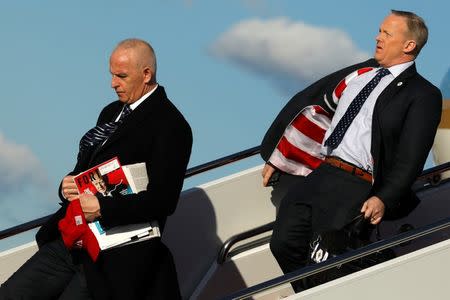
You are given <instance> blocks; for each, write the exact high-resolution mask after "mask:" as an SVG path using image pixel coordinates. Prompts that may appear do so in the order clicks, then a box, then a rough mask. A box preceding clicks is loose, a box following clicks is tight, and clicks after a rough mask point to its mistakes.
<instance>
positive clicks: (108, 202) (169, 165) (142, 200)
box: [99, 117, 192, 227]
mask: <svg viewBox="0 0 450 300" xmlns="http://www.w3.org/2000/svg"><path fill="white" fill-rule="evenodd" d="M171 120H172V122H165V123H164V124H161V125H162V126H160V127H159V128H158V132H157V133H156V134H155V135H154V136H153V138H152V145H151V147H150V149H149V151H150V153H149V155H148V159H147V161H146V164H147V173H148V177H149V184H148V186H147V190H146V191H142V192H139V193H138V194H129V195H125V196H114V197H113V199H111V198H109V197H99V202H100V207H101V215H102V220H101V223H102V224H103V225H105V226H107V227H111V226H117V225H123V224H131V223H141V222H148V221H151V220H159V221H160V222H162V223H163V222H164V221H165V219H166V217H167V216H169V215H171V214H172V213H173V212H174V211H175V208H176V205H177V203H178V198H179V195H180V192H181V189H182V186H183V181H184V176H185V173H186V168H187V164H188V161H189V157H190V153H191V147H192V132H191V129H190V127H189V125H188V123H187V122H186V121H185V120H184V118H182V117H179V118H178V119H176V120H175V121H173V119H171Z"/></svg>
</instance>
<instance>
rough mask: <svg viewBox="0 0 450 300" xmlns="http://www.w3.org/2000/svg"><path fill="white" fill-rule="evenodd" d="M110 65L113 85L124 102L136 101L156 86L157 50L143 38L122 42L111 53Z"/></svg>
mask: <svg viewBox="0 0 450 300" xmlns="http://www.w3.org/2000/svg"><path fill="white" fill-rule="evenodd" d="M109 66H110V72H111V75H112V79H111V87H112V88H113V89H114V90H115V91H116V93H117V96H118V97H119V100H120V101H122V102H124V103H127V104H131V103H134V102H135V101H137V100H139V99H140V98H141V97H142V96H143V95H145V94H146V93H148V92H149V91H151V90H152V89H153V88H154V87H155V86H156V57H155V52H154V51H153V48H152V47H151V46H150V44H148V43H147V42H145V41H143V40H139V39H127V40H124V41H122V42H120V43H119V44H118V45H117V46H116V48H115V49H114V51H113V52H112V53H111V58H110V60H109Z"/></svg>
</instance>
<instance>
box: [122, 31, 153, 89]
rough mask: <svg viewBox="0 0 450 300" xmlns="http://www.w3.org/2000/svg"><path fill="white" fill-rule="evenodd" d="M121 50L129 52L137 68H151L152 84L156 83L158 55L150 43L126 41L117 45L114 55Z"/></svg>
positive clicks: (133, 40) (134, 40)
mask: <svg viewBox="0 0 450 300" xmlns="http://www.w3.org/2000/svg"><path fill="white" fill-rule="evenodd" d="M119 50H124V51H126V52H128V53H129V55H130V58H132V59H133V62H134V63H135V64H136V67H137V68H139V69H142V68H145V67H149V68H150V69H151V71H152V75H153V76H152V77H153V79H154V80H152V83H156V55H155V51H154V50H153V47H152V46H151V45H150V44H149V43H147V42H146V41H144V40H141V39H126V40H123V41H121V42H119V43H118V44H117V46H116V48H114V51H113V54H114V52H116V51H119Z"/></svg>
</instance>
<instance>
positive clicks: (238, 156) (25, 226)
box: [0, 146, 260, 240]
mask: <svg viewBox="0 0 450 300" xmlns="http://www.w3.org/2000/svg"><path fill="white" fill-rule="evenodd" d="M259 150H260V146H256V147H252V148H249V149H247V150H244V151H240V152H237V153H234V154H231V155H227V156H224V157H222V158H219V159H216V160H213V161H210V162H208V163H205V164H201V165H198V166H196V167H192V168H189V169H188V170H186V174H185V176H184V178H185V179H186V178H189V177H191V176H194V175H197V174H200V173H203V172H206V171H209V170H212V169H215V168H218V167H221V166H223V165H227V164H231V163H234V162H236V161H239V160H242V159H245V158H247V157H250V156H253V155H256V154H258V153H259ZM52 215H53V214H50V215H48V216H45V217H41V218H38V219H35V220H32V221H29V222H26V223H22V224H19V225H17V226H14V227H10V228H7V229H4V230H2V231H0V240H2V239H5V238H7V237H10V236H13V235H16V234H19V233H22V232H25V231H28V230H31V229H34V228H37V227H40V226H42V225H43V224H44V223H45V222H47V220H48V219H49V218H50V217H51V216H52Z"/></svg>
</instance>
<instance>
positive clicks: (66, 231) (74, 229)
mask: <svg viewBox="0 0 450 300" xmlns="http://www.w3.org/2000/svg"><path fill="white" fill-rule="evenodd" d="M58 228H59V231H60V232H61V236H62V239H63V241H64V245H66V247H67V249H72V248H74V246H77V248H79V247H80V246H81V248H84V249H86V251H87V252H88V254H89V256H90V257H91V258H92V260H93V261H94V262H95V261H96V260H97V257H98V254H99V253H100V246H99V245H98V241H97V239H96V238H95V235H94V233H92V231H91V229H90V228H89V226H88V224H87V222H86V219H85V217H84V213H83V210H82V209H81V204H80V200H79V199H75V200H73V201H71V202H70V204H69V206H68V207H67V211H66V216H65V217H64V218H63V219H61V220H60V221H59V222H58Z"/></svg>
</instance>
